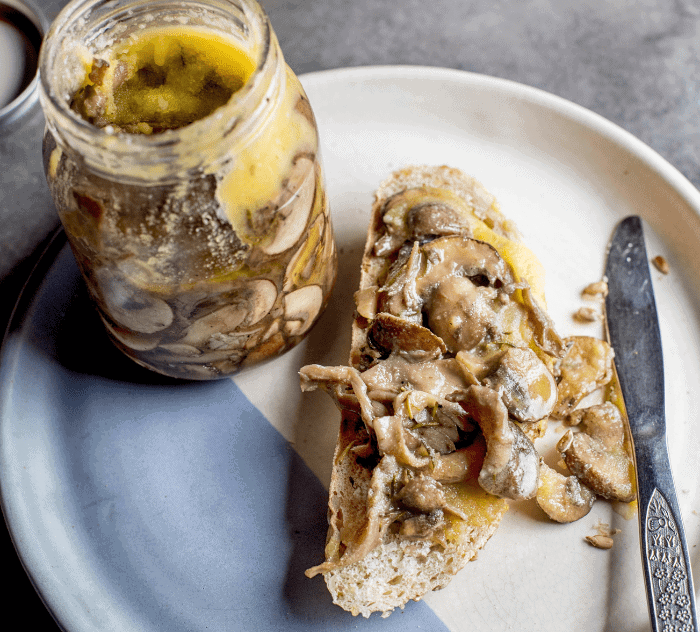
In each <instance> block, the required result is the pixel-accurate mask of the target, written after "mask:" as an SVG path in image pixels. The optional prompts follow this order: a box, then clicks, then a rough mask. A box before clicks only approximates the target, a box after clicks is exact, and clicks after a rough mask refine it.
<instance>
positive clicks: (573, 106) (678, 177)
mask: <svg viewBox="0 0 700 632" xmlns="http://www.w3.org/2000/svg"><path fill="white" fill-rule="evenodd" d="M298 77H299V80H300V81H301V83H302V85H303V86H304V88H305V89H306V87H307V85H308V86H312V85H313V86H316V85H317V84H323V83H328V82H330V81H347V80H352V79H355V80H357V79H359V80H365V81H366V80H368V79H379V78H381V79H414V78H420V79H431V80H434V79H440V80H443V81H452V82H456V83H460V84H468V85H475V86H477V87H480V88H486V89H490V90H494V91H496V90H498V91H502V92H507V93H510V94H512V95H513V96H515V97H517V98H518V99H521V100H523V101H528V102H530V103H533V104H535V105H538V106H540V107H545V108H547V109H551V110H554V111H556V112H557V113H558V114H560V115H562V116H564V117H565V118H567V119H569V120H571V121H573V122H575V123H578V124H579V125H582V126H583V127H586V128H588V129H589V130H591V131H593V132H595V133H596V134H598V135H601V136H604V137H606V138H608V139H609V140H612V141H614V142H615V143H616V144H618V145H619V146H621V147H623V148H625V149H627V150H628V151H629V152H630V153H631V154H632V155H634V156H635V157H637V158H638V159H639V160H641V161H642V162H643V163H645V164H646V165H647V166H648V167H651V168H652V169H653V170H654V171H655V172H656V173H657V174H659V175H660V176H661V177H662V178H663V179H664V180H666V181H667V182H668V183H669V185H671V187H672V188H673V189H675V190H676V191H677V192H678V193H679V194H680V195H681V197H682V198H683V200H684V201H685V202H686V203H688V205H689V206H691V207H693V210H694V211H695V213H696V214H697V215H698V216H699V217H700V188H698V187H696V186H695V185H694V184H693V183H692V182H691V181H690V179H689V178H688V177H687V176H685V175H684V174H683V173H682V172H681V171H680V170H679V169H678V168H677V167H675V166H674V165H673V163H671V162H670V161H669V160H668V159H666V158H664V157H663V156H662V155H661V154H660V153H659V152H658V151H657V150H656V149H654V148H653V147H651V146H650V145H648V144H647V143H645V142H644V141H643V140H641V139H640V138H638V137H637V136H635V135H634V134H633V133H632V132H630V131H628V130H626V129H625V128H624V127H622V126H621V125H619V124H618V123H615V122H613V121H611V120H610V119H607V118H606V117H604V116H603V115H602V114H598V113H597V112H594V111H593V110H590V109H589V108H587V107H585V106H583V105H580V104H578V103H575V102H574V101H571V100H569V99H567V98H565V97H562V96H559V95H557V94H554V93H553V92H548V91H547V90H544V89H542V88H537V87H535V86H531V85H528V84H524V83H520V82H518V81H515V80H513V79H506V78H503V77H496V76H493V75H487V74H482V73H477V72H472V71H469V70H461V69H457V68H447V67H443V66H421V65H410V64H395V65H393V64H383V65H368V66H349V67H343V68H329V69H326V70H316V71H312V72H308V73H302V74H300V75H299V76H298Z"/></svg>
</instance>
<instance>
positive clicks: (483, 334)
mask: <svg viewBox="0 0 700 632" xmlns="http://www.w3.org/2000/svg"><path fill="white" fill-rule="evenodd" d="M497 297H498V291H497V290H496V289H494V288H492V287H488V286H487V287H480V286H476V285H474V284H473V283H472V282H471V281H470V280H469V279H467V278H464V277H459V276H448V277H446V278H445V279H444V280H443V282H442V283H440V285H438V287H437V288H436V289H435V291H434V292H433V295H432V298H431V300H430V303H429V306H428V309H427V314H428V325H429V326H430V329H431V330H432V331H434V332H435V333H436V334H437V335H438V336H440V338H442V340H444V342H445V345H446V347H447V349H448V350H449V351H450V352H452V353H456V352H458V351H461V350H465V351H469V350H472V349H475V348H476V347H477V346H478V345H480V344H481V343H482V342H484V341H486V340H489V339H491V337H492V336H493V335H497V333H496V332H497V326H498V316H497V314H496V309H495V308H496V302H497V301H496V299H497Z"/></svg>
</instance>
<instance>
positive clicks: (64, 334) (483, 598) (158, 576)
mask: <svg viewBox="0 0 700 632" xmlns="http://www.w3.org/2000/svg"><path fill="white" fill-rule="evenodd" d="M302 82H303V84H304V86H305V87H306V89H307V92H308V94H309V97H310V100H311V103H312V105H313V107H314V110H315V112H316V116H317V119H318V123H319V128H320V132H321V138H322V147H323V159H324V163H325V167H326V177H327V183H328V190H329V194H330V199H331V204H332V208H333V221H334V225H335V230H336V236H337V241H338V245H339V247H340V253H341V260H340V261H341V262H340V275H339V280H338V284H337V287H336V290H335V292H334V296H333V299H332V301H331V304H330V306H329V308H328V310H327V312H326V313H325V314H324V316H323V317H322V319H321V321H320V322H319V323H318V325H317V326H316V327H315V328H314V330H313V331H312V333H311V335H310V337H309V339H308V340H307V341H306V342H305V343H303V344H302V345H300V347H298V348H297V349H295V350H294V351H292V352H291V353H289V354H288V355H286V356H285V357H283V358H281V359H280V360H279V361H276V362H275V363H272V364H270V365H267V366H265V367H263V368H261V369H258V370H253V371H250V372H249V373H245V374H243V375H241V376H239V377H236V378H235V379H234V380H225V381H222V382H216V383H211V384H206V383H205V384H176V383H174V382H170V381H168V380H159V379H158V378H157V377H154V376H153V375H151V374H150V373H147V372H145V371H142V370H141V369H139V368H138V367H135V366H133V365H132V364H130V363H129V362H128V361H127V360H125V359H122V358H121V356H120V355H119V354H118V352H116V351H115V350H113V349H112V348H111V347H110V346H109V344H108V343H107V342H106V340H105V338H104V335H103V334H102V333H101V329H100V326H99V324H98V323H97V320H96V318H95V317H94V315H92V313H91V312H90V311H89V310H88V309H87V298H86V296H85V292H84V290H83V289H82V285H81V282H80V279H79V276H78V272H77V270H76V268H75V265H74V262H73V260H72V256H71V254H70V252H69V251H68V249H67V248H64V249H63V250H62V251H61V252H60V253H59V255H58V257H57V258H56V259H55V260H54V261H53V263H52V264H51V265H50V267H49V269H48V271H47V273H46V275H45V276H44V277H43V280H42V282H41V284H40V285H39V286H38V287H37V288H36V289H35V290H34V294H33V296H32V297H30V298H31V300H30V301H29V302H28V304H27V307H26V309H25V310H24V311H23V312H21V320H19V321H18V322H17V323H16V326H15V328H14V330H13V331H12V333H11V334H10V336H9V337H8V338H7V339H6V341H5V345H4V347H3V356H2V364H1V366H0V387H1V389H2V390H1V391H0V396H1V398H2V410H1V413H2V416H1V417H0V423H1V426H0V485H1V486H2V488H1V491H2V499H3V509H4V512H5V516H6V518H7V521H8V524H9V526H10V529H11V532H12V535H13V538H14V539H15V542H16V544H17V547H18V551H19V553H20V556H21V557H22V560H23V562H24V564H25V566H26V568H27V570H28V572H29V574H30V576H31V577H32V580H33V581H34V583H35V585H36V586H37V588H38V590H39V591H40V593H41V595H42V597H43V599H44V600H45V602H46V604H47V606H48V607H49V609H50V610H51V611H52V612H53V613H54V616H55V617H56V618H57V620H58V621H59V622H60V623H61V625H62V626H64V627H65V628H66V629H68V630H70V631H71V632H83V631H85V632H87V631H88V630H96V629H104V630H120V632H130V631H132V630H133V631H134V632H136V631H138V632H147V631H151V630H164V631H167V632H176V631H179V630H183V631H185V630H186V631H188V632H193V631H197V630H265V631H268V630H280V631H281V630H324V631H325V630H355V629H363V630H364V629H368V630H375V629H376V630H419V629H422V630H426V629H430V630H449V631H451V632H458V631H462V630H464V631H466V630H470V631H476V630H478V631H489V632H493V631H501V630H521V631H529V630H532V631H538V632H541V631H552V632H554V631H556V632H559V631H560V630H562V629H565V630H566V629H571V630H573V629H576V630H582V631H591V632H592V631H603V630H606V631H607V630H615V631H617V632H626V631H629V632H638V631H640V630H645V629H648V627H649V623H648V618H647V613H646V612H647V611H646V603H645V600H644V591H643V581H642V575H641V566H640V560H639V551H638V527H637V522H636V516H632V517H631V518H629V517H625V516H623V515H620V513H619V512H616V511H615V510H614V509H613V508H612V507H611V505H610V504H608V503H605V502H598V503H597V504H596V505H595V506H594V508H593V510H592V512H591V513H590V514H589V515H588V516H587V517H586V518H584V519H583V520H581V521H579V522H578V523H574V524H571V525H566V526H564V525H558V524H554V523H550V522H548V521H547V519H546V518H544V517H543V515H542V514H541V512H540V511H539V510H538V509H537V508H535V507H533V505H532V503H521V504H517V505H515V506H514V507H513V509H512V510H511V511H510V512H509V513H508V514H507V515H506V517H505V519H504V521H503V523H502V525H501V527H500V528H499V530H498V531H497V533H496V535H495V536H494V537H493V538H492V539H491V541H490V542H489V543H488V544H487V545H486V547H485V549H484V550H483V551H482V552H481V553H480V555H479V559H478V561H476V562H473V563H471V564H468V565H467V567H466V568H465V569H464V570H463V571H462V572H461V573H460V574H459V575H458V576H457V577H456V578H455V579H454V580H453V582H452V583H451V584H450V585H449V586H448V587H447V588H446V589H444V590H442V591H440V592H436V593H433V594H430V595H428V596H426V598H425V600H424V601H423V602H421V603H418V604H416V603H411V604H409V605H408V606H407V607H406V609H405V610H404V611H403V612H396V613H395V614H393V615H392V616H391V617H389V618H388V619H381V618H380V617H379V616H378V615H375V616H373V617H372V618H371V619H370V620H369V621H365V620H357V619H353V618H352V617H351V616H350V615H349V614H347V613H345V612H343V611H341V610H340V609H338V608H337V607H335V606H333V605H332V604H331V603H330V597H329V596H328V593H327V592H326V590H325V586H324V584H323V581H322V580H321V579H320V578H315V579H314V580H307V579H306V578H305V577H304V576H303V569H304V568H306V567H307V566H310V565H312V564H315V563H318V562H319V561H320V560H321V558H322V549H323V542H324V537H325V491H324V487H325V486H327V484H328V481H329V479H330V468H331V456H332V450H333V445H334V443H335V433H336V431H337V426H338V413H337V412H336V411H335V409H334V407H333V406H332V404H331V403H330V401H326V400H327V398H324V396H323V395H322V394H308V395H304V396H302V395H301V393H300V392H299V387H298V380H297V375H296V372H297V370H298V368H299V367H300V366H302V365H303V364H306V363H310V362H317V363H323V364H343V363H345V361H346V358H347V353H348V349H349V325H350V315H351V312H352V309H353V302H352V293H353V292H354V290H355V288H356V286H357V283H358V279H359V273H358V266H359V262H360V258H361V252H362V246H363V243H364V238H365V229H366V225H367V220H368V218H369V207H370V204H371V200H372V191H373V190H374V189H375V188H376V187H377V185H378V184H379V182H380V181H381V180H383V179H384V178H385V177H386V176H388V175H389V173H390V172H391V171H392V170H393V169H395V168H399V167H402V166H404V165H406V164H410V163H427V164H448V165H451V166H455V167H459V168H461V169H463V170H464V171H466V172H467V173H469V174H471V175H473V176H475V177H476V178H477V179H479V180H480V181H481V182H482V183H483V184H484V185H485V186H486V187H487V188H488V189H489V190H490V191H492V192H493V193H494V194H495V195H496V196H497V198H498V200H499V202H500V204H501V207H502V209H503V211H504V212H505V213H506V215H507V216H508V217H509V218H511V219H513V220H515V222H516V223H517V224H518V226H519V228H520V230H521V232H522V234H523V236H524V239H525V241H526V243H527V244H528V245H529V246H530V247H531V248H532V249H533V250H534V251H535V252H536V254H537V255H538V256H539V257H540V259H541V260H542V262H543V263H544V265H545V267H546V269H547V271H548V277H547V293H548V300H549V309H550V313H551V314H552V316H553V317H554V319H555V321H556V322H557V324H558V328H559V330H560V333H562V334H564V335H569V334H572V333H581V332H583V333H590V334H592V335H600V334H601V331H600V328H599V326H597V325H589V326H582V325H575V323H574V322H573V320H572V318H571V314H572V313H573V311H575V310H576V309H577V308H578V307H579V306H580V305H581V304H582V300H581V298H580V291H581V289H582V288H583V287H584V286H585V285H586V284H588V283H590V282H591V281H594V280H597V279H598V278H600V276H601V274H602V270H603V265H604V254H605V247H606V243H607V240H608V238H609V236H610V234H611V231H612V229H613V227H614V225H615V223H616V222H617V221H618V220H620V219H621V218H622V217H624V216H625V215H628V214H631V213H635V214H639V215H641V216H642V217H643V218H644V220H645V221H646V229H647V230H646V234H647V247H648V250H649V253H650V254H651V255H656V254H662V255H663V256H665V257H666V258H667V259H668V261H669V263H670V266H671V272H670V274H668V275H667V276H662V275H661V274H660V273H656V272H655V273H654V284H655V290H656V295H657V304H658V307H659V312H660V318H661V333H662V339H663V344H664V358H665V362H666V387H667V415H668V428H669V451H670V454H671V460H672V467H673V471H674V476H675V479H676V482H677V487H678V495H679V502H680V505H681V510H682V512H683V519H684V522H685V527H686V532H687V535H688V538H689V540H690V545H691V560H692V564H693V569H694V571H695V575H696V576H698V568H699V562H700V557H699V556H700V553H699V552H698V549H697V547H696V545H697V543H698V541H700V519H699V518H698V515H697V513H696V512H695V511H694V507H697V506H698V495H699V494H700V492H699V491H698V489H699V487H700V486H699V485H698V483H699V482H700V481H699V479H700V474H699V473H698V471H697V469H696V467H697V466H696V464H697V454H698V452H699V451H700V450H699V448H700V441H699V437H700V432H699V431H698V425H697V422H696V419H695V416H694V413H695V412H696V411H697V410H699V409H700V406H699V404H700V395H699V394H698V390H697V384H698V383H700V361H699V360H698V358H700V312H699V311H698V310H699V307H700V305H699V302H698V297H700V281H699V279H700V263H699V262H698V259H697V256H696V253H697V252H698V251H699V250H700V194H699V193H698V191H697V190H695V189H694V188H693V186H692V185H691V184H690V183H689V182H688V181H687V180H685V179H684V178H683V177H682V176H681V175H680V174H679V173H678V172H677V171H676V170H675V169H674V168H673V167H671V166H670V165H669V164H668V163H666V162H665V161H664V160H663V159H662V158H660V157H659V156H658V155H657V154H656V153H654V152H653V151H652V150H651V149H649V148H648V147H647V146H645V145H644V144H642V143H641V142H639V141H638V140H636V139H635V138H633V137H632V136H630V135H629V134H627V133H626V132H624V131H622V130H621V129H619V128H618V127H616V126H614V125H612V124H611V123H609V122H607V121H605V120H603V119H602V118H600V117H599V116H597V115H595V114H593V113H591V112H589V111H587V110H584V109H582V108H580V107H578V106H576V105H573V104H571V103H569V102H566V101H564V100H562V99H559V98H556V97H554V96H551V95H548V94H545V93H543V92H541V91H538V90H535V89H532V88H528V87H524V86H521V85H518V84H514V83H511V82H507V81H503V80H499V79H493V78H488V77H483V76H479V75H472V74H468V73H463V72H458V71H450V70H442V69H436V68H412V67H385V68H359V69H350V70H337V71H328V72H322V73H316V74H311V75H306V76H304V77H302ZM553 435H555V436H554V437H553V439H550V442H552V441H554V440H555V439H556V437H557V436H558V435H557V434H556V432H554V433H553ZM300 457H301V458H300ZM623 513H624V512H623ZM601 522H602V523H607V524H609V525H610V526H611V527H613V528H619V529H621V532H620V533H619V534H618V535H617V536H615V546H614V548H613V549H612V550H611V551H601V550H597V549H593V548H591V547H590V546H588V545H587V544H586V543H585V542H584V536H586V535H588V534H592V533H595V526H596V525H597V524H598V523H601Z"/></svg>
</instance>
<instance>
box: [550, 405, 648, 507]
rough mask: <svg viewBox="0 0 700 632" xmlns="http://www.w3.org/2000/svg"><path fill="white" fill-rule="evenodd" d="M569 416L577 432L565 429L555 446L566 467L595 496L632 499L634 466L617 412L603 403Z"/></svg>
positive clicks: (614, 408)
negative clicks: (575, 423)
mask: <svg viewBox="0 0 700 632" xmlns="http://www.w3.org/2000/svg"><path fill="white" fill-rule="evenodd" d="M573 417H574V421H575V422H578V423H577V426H578V428H580V432H576V433H574V432H572V430H568V431H567V433H566V434H565V435H564V436H563V437H562V438H561V440H560V441H559V443H558V444H557V449H558V450H559V452H560V453H561V455H562V458H563V459H564V462H565V463H566V466H567V467H568V468H569V470H571V472H572V473H573V474H574V475H576V477H577V478H578V479H579V480H580V481H581V482H582V483H584V484H586V485H587V486H588V487H590V488H591V489H592V490H593V491H594V492H595V493H596V494H598V495H599V496H602V497H603V498H609V499H611V500H620V501H622V502H631V501H632V500H634V498H635V495H636V494H635V490H634V464H633V462H632V458H631V456H630V454H629V453H628V451H627V447H626V445H625V431H624V425H623V421H622V416H621V415H620V411H619V410H618V409H617V407H616V406H614V405H613V404H611V403H610V402H605V403H603V404H600V405H596V406H591V407H590V408H586V409H583V410H581V411H575V413H574V415H573Z"/></svg>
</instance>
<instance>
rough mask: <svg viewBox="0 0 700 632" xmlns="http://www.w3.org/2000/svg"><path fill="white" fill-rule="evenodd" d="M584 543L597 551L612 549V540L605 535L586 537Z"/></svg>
mask: <svg viewBox="0 0 700 632" xmlns="http://www.w3.org/2000/svg"><path fill="white" fill-rule="evenodd" d="M586 542H588V544H590V545H591V546H594V547H596V548H597V549H612V546H613V539H612V538H611V537H609V536H606V535H587V536H586Z"/></svg>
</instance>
